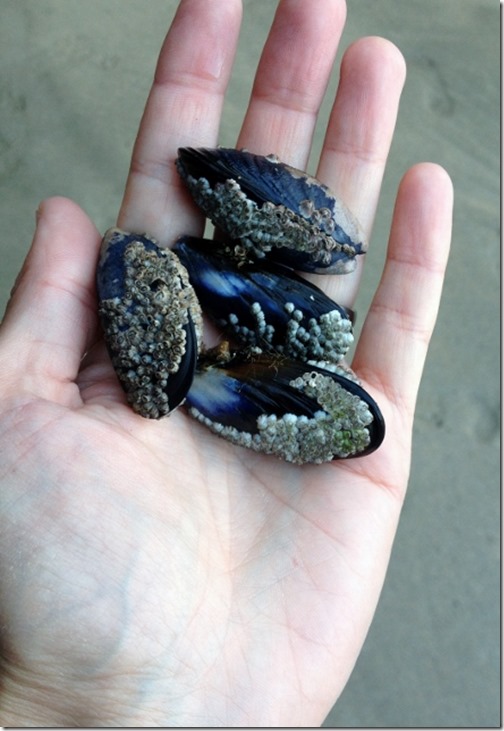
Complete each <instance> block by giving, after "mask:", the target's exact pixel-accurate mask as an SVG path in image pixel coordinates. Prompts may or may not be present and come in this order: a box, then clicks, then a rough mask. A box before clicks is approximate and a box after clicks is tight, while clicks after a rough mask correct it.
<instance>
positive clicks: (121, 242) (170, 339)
mask: <svg viewBox="0 0 504 731" xmlns="http://www.w3.org/2000/svg"><path fill="white" fill-rule="evenodd" d="M96 283H97V291H98V300H99V304H98V312H99V316H100V322H101V325H102V329H103V334H104V338H105V342H106V344H107V348H108V351H109V354H110V356H111V360H112V364H113V366H114V369H115V371H116V374H117V376H118V378H119V381H120V383H121V385H122V387H123V389H124V391H125V392H126V395H127V398H128V401H129V403H130V404H131V406H132V407H133V409H134V410H135V411H136V412H137V413H139V414H140V415H141V416H144V417H147V418H154V419H157V418H160V417H162V416H165V415H166V414H168V413H170V411H172V410H173V409H174V408H175V407H176V406H178V405H179V404H180V403H181V402H182V401H183V400H184V399H185V396H186V394H187V392H188V390H189V388H190V386H191V383H192V379H193V376H194V372H195V368H196V363H197V358H198V351H199V342H200V337H201V313H200V310H199V305H198V303H197V300H196V296H195V294H194V291H193V289H192V287H191V286H190V284H189V279H188V276H187V272H186V271H185V269H184V267H183V266H182V265H181V264H180V261H179V259H178V258H177V257H176V256H175V255H174V254H173V253H172V252H171V251H168V250H166V249H162V248H160V247H159V246H158V245H157V243H156V242H155V241H154V239H152V238H150V237H149V236H147V235H145V234H131V233H127V232H125V231H121V230H120V229H110V230H109V231H108V232H107V233H106V234H105V236H104V239H103V242H102V247H101V253H100V259H99V263H98V267H97V278H96Z"/></svg>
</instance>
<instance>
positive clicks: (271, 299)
mask: <svg viewBox="0 0 504 731" xmlns="http://www.w3.org/2000/svg"><path fill="white" fill-rule="evenodd" d="M173 250H174V252H175V253H176V254H177V255H178V256H179V257H180V259H181V261H182V263H183V264H184V266H185V267H186V269H187V271H188V273H189V279H190V281H191V284H192V285H193V287H194V289H195V291H196V294H197V296H198V300H199V302H200V304H201V306H202V308H203V310H204V312H205V313H206V314H207V315H210V317H212V318H213V320H214V321H215V323H216V324H217V325H218V327H220V328H222V329H223V330H224V332H225V333H226V335H227V336H228V337H231V338H232V339H233V340H235V341H236V342H237V343H239V344H240V345H241V346H242V347H245V348H251V347H253V348H258V349H259V350H261V351H262V352H272V351H275V352H278V353H280V354H282V355H285V356H289V357H290V358H295V359H299V360H303V361H307V360H310V359H319V360H320V359H323V360H326V361H330V362H335V363H337V362H339V361H340V360H341V359H342V358H343V357H344V355H345V354H346V353H347V351H348V348H349V347H350V345H351V344H352V342H353V329H352V322H351V319H350V317H349V315H348V313H347V311H346V310H345V309H344V308H343V307H340V306H339V305H337V304H336V303H335V302H333V301H332V300H331V299H330V298H329V297H328V296H327V295H326V294H324V292H322V290H321V289H319V288H318V287H316V286H315V285H314V284H311V283H310V282H307V281H306V280H305V279H302V278H301V277H299V276H297V275H296V274H295V273H294V272H293V271H292V270H291V269H288V268H287V267H283V266H281V265H280V264H277V263H275V262H268V261H265V260H262V261H261V262H257V263H249V262H247V263H238V262H236V261H233V260H232V259H230V258H228V257H225V256H223V255H222V254H220V253H219V252H218V251H217V250H216V246H215V242H214V241H210V240H207V239H198V238H194V237H189V236H185V237H183V238H181V239H179V241H178V242H177V243H176V244H175V247H174V249H173Z"/></svg>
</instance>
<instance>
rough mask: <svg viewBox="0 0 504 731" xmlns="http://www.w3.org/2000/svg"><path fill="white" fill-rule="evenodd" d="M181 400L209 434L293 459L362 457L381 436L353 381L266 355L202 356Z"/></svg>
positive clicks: (378, 419) (372, 406) (381, 427)
mask: <svg viewBox="0 0 504 731" xmlns="http://www.w3.org/2000/svg"><path fill="white" fill-rule="evenodd" d="M186 405H187V407H188V408H189V412H190V413H191V414H192V416H194V417H195V418H196V419H197V420H198V421H200V422H201V423H203V424H205V425H206V426H207V427H208V428H210V429H211V430H212V431H213V432H214V433H215V434H217V435H219V436H221V437H223V438H225V439H227V440H228V441H230V442H232V443H234V444H237V445H239V446H242V447H246V448H248V449H252V450H255V451H257V452H262V453H264V454H273V455H275V456H277V457H280V458H282V459H284V460H286V461H287V462H293V463H295V464H306V463H315V464H320V463H322V462H328V461H331V460H334V459H348V458H350V457H362V456H364V455H366V454H370V453H371V452H373V451H374V450H375V449H377V448H378V447H379V446H380V444H381V442H382V441H383V438H384V435H385V424H384V421H383V417H382V415H381V412H380V409H379V408H378V405H377V404H376V403H375V401H374V400H373V399H372V398H371V396H370V395H369V394H368V393H367V392H366V391H365V390H364V389H363V388H362V387H361V386H360V385H359V384H357V383H355V382H354V381H352V380H349V379H348V378H346V377H344V376H343V375H341V374H340V373H337V372H336V371H335V370H327V369H325V368H322V367H320V366H317V365H311V364H310V365H308V364H304V363H301V362H299V361H293V360H290V359H284V358H279V357H278V356H272V355H260V356H257V355H253V356H249V357H247V356H246V355H243V354H241V355H234V356H233V355H231V356H230V357H229V360H227V361H226V359H224V361H220V362H219V360H218V358H217V357H214V356H211V357H209V358H207V361H206V362H205V361H204V360H202V361H201V362H200V365H199V367H198V371H197V373H196V375H195V378H194V381H193V385H192V387H191V389H190V391H189V394H188V397H187V403H186Z"/></svg>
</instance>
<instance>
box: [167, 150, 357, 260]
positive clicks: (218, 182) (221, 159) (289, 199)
mask: <svg viewBox="0 0 504 731" xmlns="http://www.w3.org/2000/svg"><path fill="white" fill-rule="evenodd" d="M178 155H179V156H178V159H177V161H176V165H177V169H178V171H179V173H180V175H181V177H182V178H183V180H184V181H185V183H186V185H187V187H188V189H189V191H190V193H191V195H192V197H193V198H194V200H195V202H196V203H197V204H198V206H199V207H200V208H201V209H202V210H203V211H204V213H205V215H206V216H208V218H210V220H211V221H212V222H213V223H214V224H215V225H216V226H218V227H219V228H220V229H221V230H222V231H223V232H224V233H225V234H226V236H228V237H230V238H231V239H234V240H236V241H237V242H239V247H241V248H242V249H243V250H244V252H245V253H246V255H249V256H252V257H254V258H263V257H264V256H268V257H270V258H274V259H277V260H279V261H281V262H282V263H283V264H286V265H288V266H291V267H292V268H294V269H299V270H302V271H308V272H317V273H320V274H329V273H338V274H342V273H346V272H348V271H352V270H353V269H354V268H355V263H356V259H355V257H356V256H358V255H359V254H363V253H364V252H365V251H366V249H367V245H366V242H365V239H364V235H363V233H362V230H361V228H360V225H359V223H358V221H357V219H356V218H355V216H354V215H353V214H352V213H351V212H350V210H349V209H348V208H347V206H346V205H345V204H344V203H343V201H342V200H341V199H339V198H338V197H337V196H336V195H335V194H334V193H333V192H332V191H331V190H330V189H329V188H328V187H327V186H326V185H324V184H323V183H321V182H320V181H319V180H316V179H315V178H313V177H311V176H310V175H308V174H307V173H305V172H303V171H301V170H297V169H296V168H293V167H291V166H289V165H286V164H285V163H282V162H280V160H279V159H278V158H277V157H276V156H274V155H268V156H266V157H264V156H262V155H254V154H252V153H250V152H247V151H245V150H233V149H225V148H217V149H207V148H200V149H194V148H189V147H185V148H180V149H179V151H178Z"/></svg>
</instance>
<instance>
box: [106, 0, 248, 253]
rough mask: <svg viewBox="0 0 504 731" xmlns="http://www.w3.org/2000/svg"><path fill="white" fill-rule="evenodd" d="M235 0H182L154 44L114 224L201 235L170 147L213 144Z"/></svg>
mask: <svg viewBox="0 0 504 731" xmlns="http://www.w3.org/2000/svg"><path fill="white" fill-rule="evenodd" d="M241 10H242V8H241V2H240V0H212V2H208V0H182V2H181V3H180V5H179V8H178V10H177V13H176V15H175V18H174V20H173V23H172V25H171V27H170V29H169V31H168V33H167V36H166V38H165V41H164V44H163V47H162V49H161V52H160V55H159V59H158V64H157V68H156V72H155V76H154V81H153V84H152V88H151V91H150V94H149V98H148V100H147V104H146V107H145V111H144V115H143V118H142V121H141V124H140V129H139V131H138V136H137V139H136V143H135V146H134V150H133V156H132V160H131V167H130V171H129V175H128V180H127V183H126V190H125V194H124V198H123V202H122V205H121V210H120V213H119V218H118V225H119V226H120V227H121V228H124V229H127V230H130V231H148V232H149V234H151V235H153V236H154V237H156V238H157V239H158V240H159V241H160V242H161V243H162V244H168V243H170V242H171V241H173V240H174V239H175V238H176V237H178V236H180V235H181V234H182V233H184V234H194V235H197V234H201V230H202V227H203V219H202V218H200V219H199V220H198V219H197V218H195V217H194V208H193V207H192V206H190V205H189V198H188V196H187V194H186V192H185V190H183V189H182V185H181V182H180V180H179V177H178V174H177V172H176V169H175V165H174V160H175V158H176V156H177V148H178V147H181V146H185V145H187V146H197V147H199V146H205V145H206V146H210V147H215V145H216V143H217V136H218V130H219V121H220V116H221V111H222V103H223V98H224V92H225V90H226V87H227V84H228V81H229V76H230V73H231V66H232V63H233V59H234V54H235V49H236V43H237V40H238V33H239V28H240V21H241Z"/></svg>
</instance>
